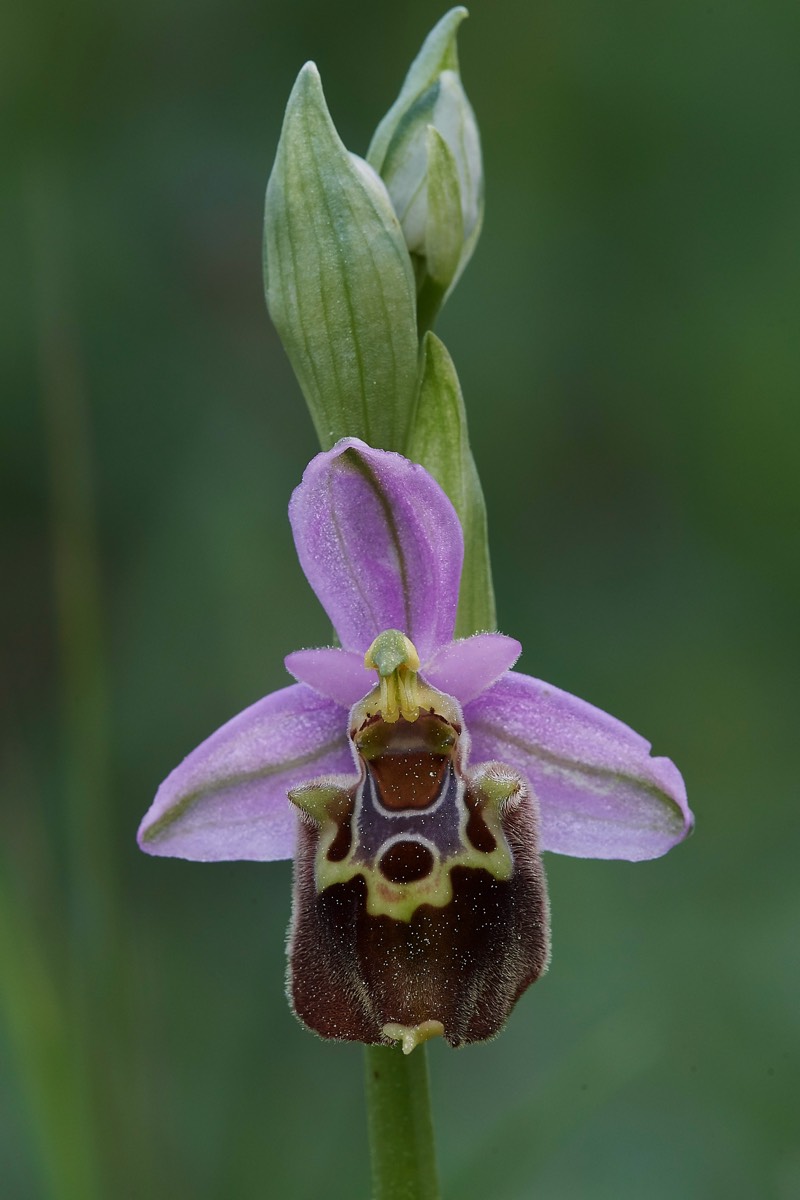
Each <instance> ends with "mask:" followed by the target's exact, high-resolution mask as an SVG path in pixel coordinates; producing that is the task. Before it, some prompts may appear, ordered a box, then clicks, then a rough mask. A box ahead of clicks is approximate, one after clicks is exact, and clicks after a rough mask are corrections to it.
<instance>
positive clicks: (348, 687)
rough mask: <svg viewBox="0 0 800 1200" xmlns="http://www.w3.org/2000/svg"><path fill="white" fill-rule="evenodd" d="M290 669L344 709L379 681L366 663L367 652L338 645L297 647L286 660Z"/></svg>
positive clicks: (293, 673) (361, 697) (296, 677)
mask: <svg viewBox="0 0 800 1200" xmlns="http://www.w3.org/2000/svg"><path fill="white" fill-rule="evenodd" d="M283 661H284V664H285V666H286V670H287V671H288V672H289V674H290V675H294V677H295V679H297V680H299V681H300V683H307V684H308V686H309V687H312V688H314V690H315V691H317V692H320V693H321V694H322V695H323V696H327V697H328V698H329V699H330V700H333V701H334V703H336V704H341V706H342V707H343V708H347V709H349V708H352V707H353V705H354V704H356V703H357V702H358V701H359V700H361V699H363V697H364V696H366V694H367V692H369V691H370V690H371V689H372V688H373V687H374V686H375V682H376V677H375V672H374V671H368V670H367V668H366V667H365V666H364V655H363V654H358V653H357V652H355V651H353V650H339V649H338V648H337V647H335V646H329V647H325V648H324V649H320V650H295V651H293V652H292V653H291V654H287V655H286V658H285V659H284V660H283Z"/></svg>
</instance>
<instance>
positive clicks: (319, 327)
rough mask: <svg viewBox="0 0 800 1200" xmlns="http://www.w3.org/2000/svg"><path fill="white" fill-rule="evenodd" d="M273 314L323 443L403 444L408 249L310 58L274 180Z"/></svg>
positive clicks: (412, 313) (268, 248) (411, 323)
mask: <svg viewBox="0 0 800 1200" xmlns="http://www.w3.org/2000/svg"><path fill="white" fill-rule="evenodd" d="M264 258H265V261H264V272H265V286H266V295H267V305H268V307H269V311H270V315H271V316H272V319H273V321H274V323H275V326H276V328H277V330H278V333H279V334H280V337H281V340H282V341H283V344H284V346H285V348H286V352H287V354H288V355H289V359H290V361H291V363H292V366H293V367H294V370H295V373H296V375H297V378H298V380H299V381H300V386H301V388H302V389H303V394H304V396H305V398H306V401H307V403H308V407H309V409H310V411H311V416H312V418H313V421H314V425H315V427H316V430H317V434H318V435H319V439H320V442H321V444H322V446H323V449H328V448H329V447H330V446H332V445H333V443H334V442H335V441H337V439H338V438H340V437H344V436H358V437H361V438H363V439H364V440H365V441H366V442H369V444H370V445H372V446H378V447H381V448H383V449H402V447H403V444H404V441H405V438H406V434H407V430H408V426H409V421H410V417H411V414H412V410H413V405H414V398H415V391H416V374H417V353H418V343H417V333H416V296H415V282H414V275H413V270H412V267H411V261H410V259H409V255H408V251H407V249H406V245H405V241H404V239H403V234H402V231H401V229H400V225H399V223H398V221H397V217H396V216H395V214H394V210H393V208H392V205H391V202H390V200H389V197H388V195H387V193H386V189H385V187H384V185H383V183H382V182H381V180H380V179H379V178H378V176H377V175H376V174H375V172H374V171H373V170H372V169H371V168H370V167H369V166H368V165H367V163H365V162H363V161H362V160H360V159H357V158H356V157H355V156H354V155H351V154H349V153H348V151H347V150H346V149H345V147H344V145H343V144H342V141H341V139H340V138H339V135H338V134H337V132H336V129H335V127H334V124H333V121H332V120H331V117H330V114H329V112H328V109H327V106H326V104H325V97H324V95H323V91H322V83H321V81H320V78H319V73H318V72H317V69H316V67H315V66H314V64H313V63H307V64H306V66H305V67H303V69H302V71H301V72H300V74H299V76H298V78H297V82H296V84H295V86H294V89H293V91H292V94H291V96H290V98H289V104H288V106H287V109H286V117H285V119H284V123H283V130H282V132H281V138H280V143H279V145H278V152H277V156H276V159H275V165H274V167H273V170H272V175H271V176H270V180H269V184H268V186H267V200H266V211H265V223H264Z"/></svg>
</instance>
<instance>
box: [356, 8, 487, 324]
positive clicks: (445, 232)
mask: <svg viewBox="0 0 800 1200" xmlns="http://www.w3.org/2000/svg"><path fill="white" fill-rule="evenodd" d="M466 15H467V14H466V10H465V9H463V8H454V9H452V10H451V12H449V13H448V14H447V15H446V16H445V17H443V18H442V20H441V21H440V22H439V24H438V25H437V26H436V27H435V28H434V29H433V30H432V31H431V33H430V34H429V35H428V38H427V39H426V41H425V43H424V45H423V47H422V49H421V50H420V53H419V54H418V56H417V58H416V59H415V60H414V62H413V63H412V65H411V69H410V70H409V73H408V75H407V77H406V80H405V82H404V84H403V87H402V89H401V91H400V95H399V96H398V98H397V100H396V101H395V103H394V104H393V105H392V108H391V109H390V110H389V112H388V113H387V114H386V116H385V117H384V119H383V121H381V123H380V125H379V126H378V129H377V130H376V132H375V136H374V137H373V139H372V144H371V145H370V148H369V151H368V153H367V159H368V161H369V162H370V163H371V164H372V166H373V167H374V168H375V169H376V170H377V171H378V172H379V174H380V175H381V177H382V179H383V180H384V182H385V184H386V187H387V188H388V191H389V195H390V197H391V200H392V203H393V205H394V208H395V212H396V213H397V216H398V218H399V220H400V224H401V227H402V230H403V235H404V237H405V240H406V245H407V246H408V249H409V251H410V253H411V254H412V256H413V258H414V262H415V268H416V274H417V291H418V295H419V297H420V300H421V302H422V303H421V309H422V308H425V309H426V310H429V311H427V312H425V313H424V314H422V315H423V321H422V324H427V323H428V320H427V319H426V318H430V320H432V317H433V316H434V315H435V312H436V310H437V309H438V307H439V305H440V304H441V303H442V300H443V299H444V297H445V295H446V294H447V292H448V291H449V290H450V289H451V288H452V287H453V285H454V284H455V282H456V280H457V279H458V276H459V275H460V274H461V271H462V270H463V269H464V266H465V265H466V263H467V261H468V259H469V257H470V255H471V254H472V251H473V249H474V247H475V243H476V242H477V239H478V235H479V233H480V226H481V220H482V217H483V164H482V161H481V148H480V138H479V135H478V125H477V122H476V120H475V114H474V112H473V110H472V106H471V104H470V102H469V100H468V99H467V96H466V92H465V91H464V88H463V85H462V83H461V78H460V76H459V73H458V58H457V54H456V43H455V39H456V33H457V30H458V26H459V25H460V24H461V22H462V21H463V19H464V17H465V16H466ZM426 291H427V292H430V293H432V295H427V296H426V295H425V292H426Z"/></svg>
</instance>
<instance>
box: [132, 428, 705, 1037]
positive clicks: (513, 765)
mask: <svg viewBox="0 0 800 1200" xmlns="http://www.w3.org/2000/svg"><path fill="white" fill-rule="evenodd" d="M289 518H290V521H291V525H292V530H293V533H294V539H295V544H296V547H297V553H298V557H299V560H300V563H301V566H302V568H303V570H304V572H305V574H306V577H307V579H308V581H309V583H310V584H311V587H312V588H313V589H314V591H315V593H316V595H317V597H318V598H319V600H320V602H321V603H322V605H323V607H324V609H325V611H326V612H327V614H328V616H329V617H330V619H331V622H332V624H333V627H334V629H335V631H336V635H337V638H338V641H339V643H340V645H339V646H337V647H328V648H323V649H306V650H298V651H295V652H294V653H292V654H289V655H288V657H287V658H286V667H287V669H288V671H289V673H290V674H291V675H292V676H294V678H295V680H296V681H297V682H296V683H294V684H292V685H290V686H288V687H285V688H283V689H281V690H280V691H277V692H273V693H272V694H270V695H268V696H265V697H264V699H262V700H259V701H258V702H257V703H256V704H253V705H252V706H251V707H250V708H247V709H245V711H244V712H242V713H240V714H239V715H238V716H237V717H234V718H233V720H231V721H229V722H228V723H227V724H225V725H223V726H222V728H221V729H218V730H217V732H216V733H214V734H212V735H211V737H210V738H208V739H207V740H206V741H205V742H203V743H202V744H201V745H200V746H199V747H198V748H197V749H196V750H194V751H193V752H192V753H191V754H190V755H189V756H188V757H187V758H186V759H185V760H184V761H183V762H182V763H181V764H180V766H178V767H177V768H176V769H175V770H174V771H173V772H172V774H171V775H169V776H168V778H167V779H166V780H165V781H164V783H163V784H162V785H161V787H160V788H159V790H158V794H157V795H156V798H155V801H154V803H153V805H152V807H151V808H150V810H149V812H148V813H147V815H146V817H145V818H144V820H143V822H142V825H141V827H140V830H139V843H140V845H141V847H142V849H143V850H146V851H147V852H148V853H150V854H156V855H175V856H178V857H181V858H187V859H194V860H198V861H219V860H226V859H251V860H252V859H255V860H260V861H270V860H275V859H283V858H289V857H292V856H293V855H295V854H296V856H297V857H296V863H295V897H294V909H293V918H292V927H291V931H290V943H289V949H290V997H291V999H292V1002H293V1004H294V1007H295V1010H296V1012H297V1013H298V1015H299V1016H300V1017H301V1018H302V1019H303V1020H304V1021H305V1022H306V1023H307V1024H308V1025H310V1026H311V1027H312V1028H314V1029H315V1030H316V1031H317V1032H319V1033H321V1034H322V1035H323V1036H327V1037H336V1038H344V1039H349V1040H358V1041H364V1042H368V1043H369V1042H372V1043H376V1042H382V1041H383V1042H386V1041H391V1040H392V1039H397V1040H399V1041H401V1042H402V1043H403V1047H404V1049H406V1050H408V1049H410V1048H412V1047H413V1045H415V1044H417V1043H418V1042H419V1041H422V1040H424V1039H425V1038H426V1037H429V1036H431V1035H432V1034H444V1036H445V1037H446V1038H447V1040H448V1041H449V1042H451V1044H454V1045H458V1044H461V1043H462V1042H468V1041H475V1040H481V1039H483V1038H486V1037H491V1036H493V1035H494V1034H495V1033H496V1032H497V1031H498V1030H499V1029H500V1028H501V1027H502V1025H503V1024H504V1022H505V1019H506V1017H507V1015H508V1013H509V1012H510V1010H511V1008H512V1007H513V1004H514V1003H515V1001H516V999H517V998H518V997H519V995H520V994H521V993H522V991H524V989H525V988H526V987H527V986H528V984H530V983H531V982H533V980H534V979H536V978H537V977H538V975H539V974H541V972H542V971H543V970H544V969H545V967H546V965H547V959H548V953H549V940H548V910H547V893H546V885H545V879H544V872H543V869H542V866H541V861H540V853H541V851H543V850H548V851H553V852H556V853H560V854H569V855H574V856H577V857H591V858H620V859H627V860H630V861H637V860H642V859H649V858H654V857H657V856H658V855H661V854H664V853H665V852H666V851H667V850H669V849H670V848H671V847H672V846H673V845H675V844H676V843H677V842H679V841H680V840H681V839H682V838H684V837H685V836H686V835H687V833H688V832H689V831H690V829H691V827H692V816H691V813H690V811H689V808H688V806H687V802H686V792H685V789H684V785H683V781H682V779H681V776H680V773H679V772H678V770H677V769H676V767H675V766H674V765H673V764H672V762H670V760H669V759H666V758H653V757H651V756H650V745H649V743H648V742H646V741H645V740H644V738H642V737H640V736H639V735H638V734H637V733H634V732H633V730H631V729H629V728H628V727H627V726H626V725H624V724H622V723H621V722H620V721H618V720H616V719H615V718H614V717H611V716H609V715H608V714H607V713H604V712H602V711H601V710H600V709H597V708H594V707H593V706H592V705H590V704H587V703H586V702H585V701H583V700H579V699H577V698H576V697H575V696H571V695H569V694H568V693H566V692H563V691H561V690H560V689H558V688H556V687H554V686H553V685H551V684H548V683H543V682H541V681H540V680H538V679H533V678H531V677H530V676H528V675H523V674H521V673H519V672H516V671H514V670H512V668H513V666H514V664H515V662H516V661H517V658H518V657H519V654H520V651H521V647H520V644H519V642H517V641H515V640H514V639H513V638H511V637H506V636H504V635H502V634H500V633H496V632H483V633H477V634H475V635H474V636H472V637H468V638H465V639H461V640H453V630H454V628H455V619H456V607H457V602H458V591H459V582H460V576H461V567H462V558H463V537H462V532H461V526H460V524H459V520H458V517H457V515H456V512H455V510H454V508H453V506H452V504H451V503H450V501H449V499H448V498H447V496H446V495H445V493H444V492H443V491H442V489H441V488H440V487H439V485H438V484H437V483H436V481H435V480H434V479H433V478H432V476H431V475H429V474H428V472H427V471H426V470H425V469H424V468H422V467H420V466H417V465H416V464H414V463H412V462H410V461H409V460H407V459H405V458H403V457H402V456H401V455H399V454H396V453H389V452H384V451H381V450H375V449H372V448H370V447H369V446H367V445H366V444H365V443H364V442H362V441H359V440H358V439H356V438H345V439H343V440H341V441H339V442H338V443H337V444H336V445H335V446H334V447H333V448H332V449H331V450H329V451H326V452H324V453H322V454H318V455H317V456H316V458H314V459H313V460H312V462H311V463H310V464H309V466H308V467H307V469H306V471H305V473H304V475H303V480H302V482H301V484H300V485H299V487H298V488H297V489H296V490H295V492H294V494H293V496H292V499H291V502H290V506H289ZM376 672H377V682H376ZM290 798H291V801H292V803H290Z"/></svg>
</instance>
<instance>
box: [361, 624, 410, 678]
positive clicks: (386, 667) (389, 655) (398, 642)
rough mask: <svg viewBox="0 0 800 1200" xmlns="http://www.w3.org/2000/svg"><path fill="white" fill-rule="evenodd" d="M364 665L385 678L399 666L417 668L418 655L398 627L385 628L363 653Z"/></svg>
mask: <svg viewBox="0 0 800 1200" xmlns="http://www.w3.org/2000/svg"><path fill="white" fill-rule="evenodd" d="M364 666H365V667H368V668H369V669H370V670H372V671H377V672H378V674H379V675H380V676H381V678H383V679H385V678H387V677H388V676H389V675H393V674H394V673H395V671H398V670H399V669H400V667H406V668H407V669H408V670H409V671H418V670H419V655H418V654H417V650H416V647H415V646H414V643H413V642H412V641H411V640H410V639H409V638H407V637H406V635H405V634H404V633H401V632H400V630H399V629H385V630H384V631H383V633H379V634H378V636H377V637H376V638H375V641H374V642H373V643H372V645H371V646H370V648H369V650H368V651H367V653H366V654H365V655H364Z"/></svg>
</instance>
